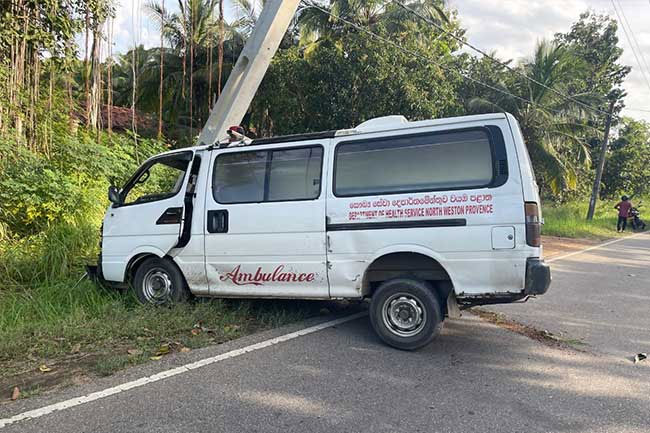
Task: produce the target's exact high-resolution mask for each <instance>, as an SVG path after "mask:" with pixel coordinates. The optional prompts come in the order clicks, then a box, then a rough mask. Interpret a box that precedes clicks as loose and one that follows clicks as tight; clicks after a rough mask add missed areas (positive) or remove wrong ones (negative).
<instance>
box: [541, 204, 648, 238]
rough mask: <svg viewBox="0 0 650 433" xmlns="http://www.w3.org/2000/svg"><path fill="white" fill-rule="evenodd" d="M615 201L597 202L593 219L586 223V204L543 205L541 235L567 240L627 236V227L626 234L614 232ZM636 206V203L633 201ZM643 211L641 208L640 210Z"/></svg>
mask: <svg viewBox="0 0 650 433" xmlns="http://www.w3.org/2000/svg"><path fill="white" fill-rule="evenodd" d="M616 203H617V202H615V201H605V202H602V201H599V202H598V205H597V206H596V211H595V213H594V218H593V220H591V221H587V219H586V216H587V209H588V208H589V203H588V202H577V203H564V204H561V205H555V204H550V205H545V206H544V207H543V209H542V214H543V217H544V226H543V227H542V234H544V235H547V236H561V237H567V238H588V239H606V238H612V237H617V236H623V235H628V234H630V233H631V232H632V229H631V227H629V225H628V231H627V232H626V233H617V232H616V220H617V213H616V210H614V205H615V204H616ZM632 203H633V204H635V205H636V203H637V201H635V200H633V201H632ZM642 210H643V208H642Z"/></svg>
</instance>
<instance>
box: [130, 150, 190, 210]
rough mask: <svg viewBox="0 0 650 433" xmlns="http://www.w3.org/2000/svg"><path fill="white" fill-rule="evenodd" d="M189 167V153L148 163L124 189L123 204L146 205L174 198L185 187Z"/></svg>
mask: <svg viewBox="0 0 650 433" xmlns="http://www.w3.org/2000/svg"><path fill="white" fill-rule="evenodd" d="M190 158H191V155H190ZM188 165H189V158H188V155H187V153H181V154H178V155H171V156H165V157H162V158H160V159H156V160H153V161H151V162H149V163H147V164H146V165H144V166H143V167H142V168H140V169H139V170H138V174H136V176H135V177H134V178H132V179H131V180H130V181H129V182H128V183H127V185H126V186H125V187H124V190H123V191H122V197H123V199H122V201H123V204H135V203H145V202H151V201H156V200H162V199H165V198H169V197H173V196H174V195H176V194H177V193H178V191H180V189H181V186H182V185H183V180H184V179H185V172H186V171H187V167H188Z"/></svg>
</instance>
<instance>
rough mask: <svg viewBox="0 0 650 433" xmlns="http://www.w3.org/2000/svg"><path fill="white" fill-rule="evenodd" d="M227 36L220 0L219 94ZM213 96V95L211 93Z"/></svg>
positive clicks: (219, 91) (218, 93) (221, 0)
mask: <svg viewBox="0 0 650 433" xmlns="http://www.w3.org/2000/svg"><path fill="white" fill-rule="evenodd" d="M224 38H225V35H224V28H223V0H219V54H218V57H219V58H218V59H217V63H218V73H217V96H221V74H222V72H223V40H224ZM210 98H212V95H210Z"/></svg>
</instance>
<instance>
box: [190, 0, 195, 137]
mask: <svg viewBox="0 0 650 433" xmlns="http://www.w3.org/2000/svg"><path fill="white" fill-rule="evenodd" d="M193 96H194V10H193V9H192V8H191V7H190V141H192V137H193V136H194V123H193V122H194V116H193V114H194V113H193V109H194V106H193V104H194V101H193V99H194V98H193Z"/></svg>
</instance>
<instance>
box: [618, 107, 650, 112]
mask: <svg viewBox="0 0 650 433" xmlns="http://www.w3.org/2000/svg"><path fill="white" fill-rule="evenodd" d="M623 109H624V110H630V111H641V112H643V113H650V109H647V108H630V107H624V108H623Z"/></svg>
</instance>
